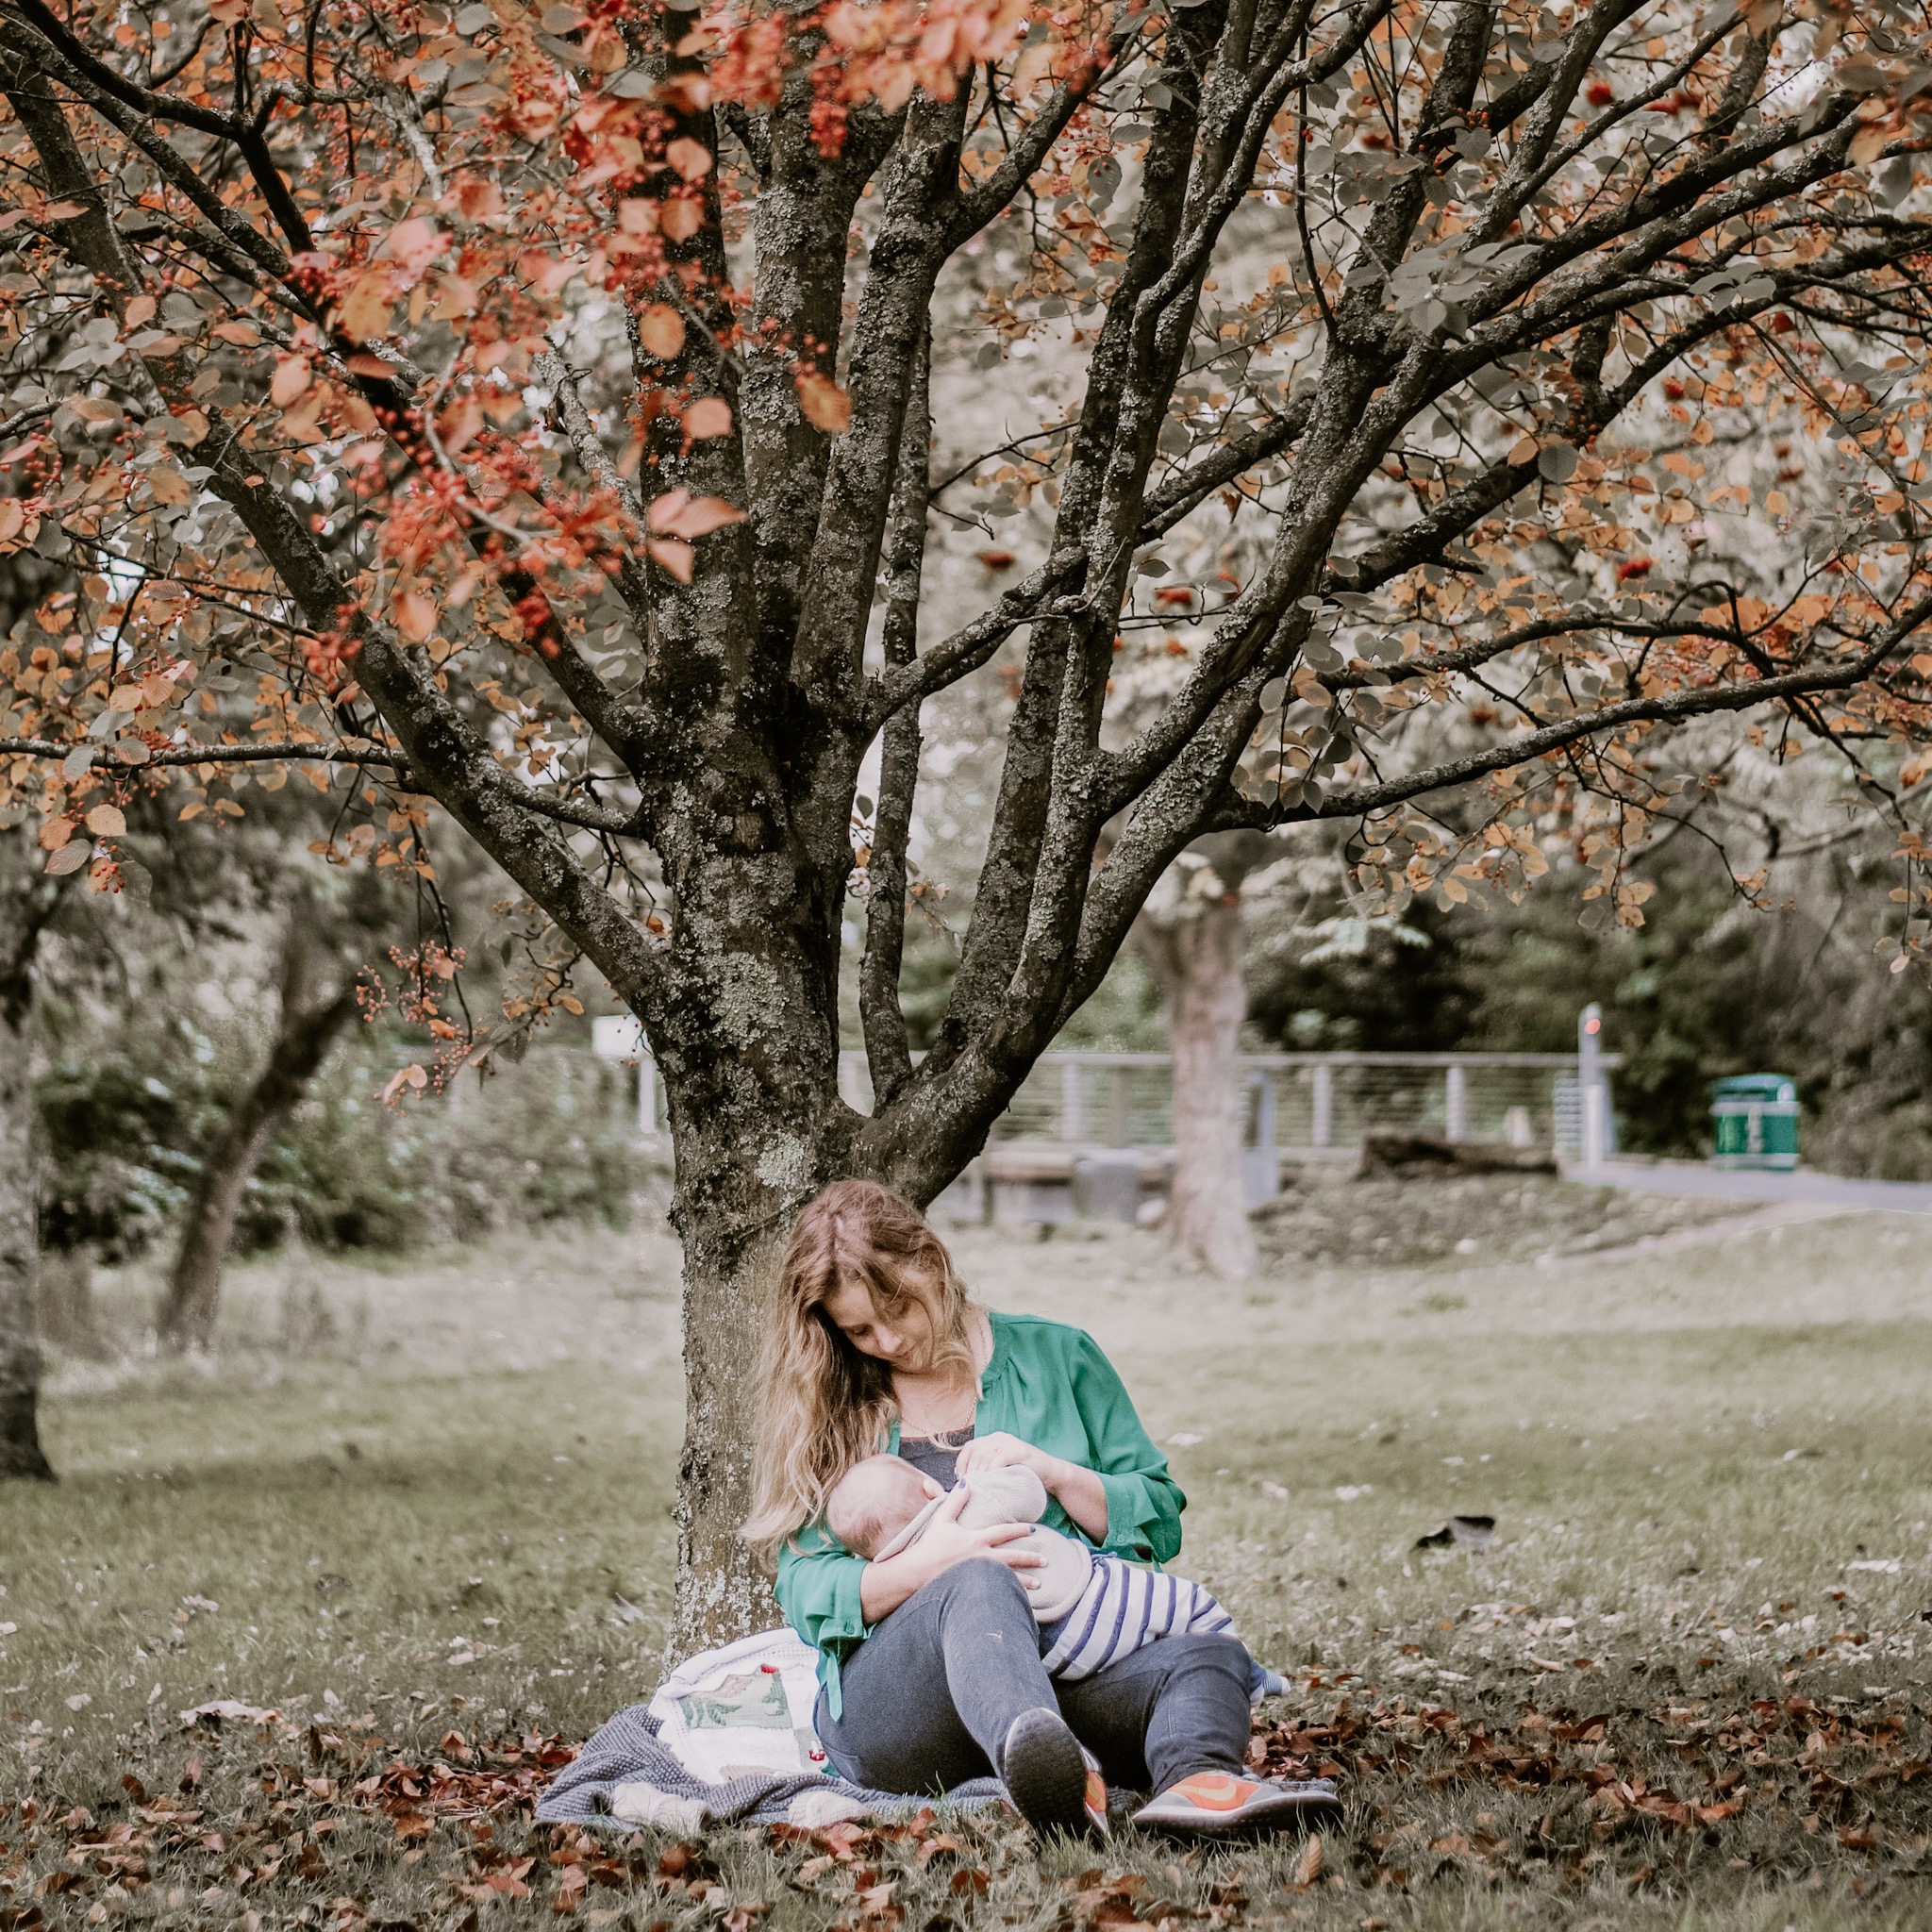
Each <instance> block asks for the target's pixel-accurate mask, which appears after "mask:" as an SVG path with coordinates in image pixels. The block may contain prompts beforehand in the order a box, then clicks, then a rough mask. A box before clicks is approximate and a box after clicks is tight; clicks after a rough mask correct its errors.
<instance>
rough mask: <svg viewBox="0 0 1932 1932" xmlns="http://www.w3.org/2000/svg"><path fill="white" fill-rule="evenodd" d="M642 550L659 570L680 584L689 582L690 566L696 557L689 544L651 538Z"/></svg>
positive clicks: (668, 538) (674, 540)
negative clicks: (673, 577) (665, 572)
mask: <svg viewBox="0 0 1932 1932" xmlns="http://www.w3.org/2000/svg"><path fill="white" fill-rule="evenodd" d="M644 549H645V550H646V552H648V553H649V556H650V558H651V561H652V562H653V563H655V564H656V565H657V566H658V569H659V570H662V571H668V572H669V573H670V574H671V575H673V576H675V578H676V579H677V581H678V582H679V583H680V584H688V583H690V582H691V565H692V564H693V563H695V562H696V561H697V555H696V553H695V552H694V551H693V550H692V549H691V545H690V544H689V543H684V542H680V541H678V539H676V538H675V537H653V538H651V539H650V541H648V542H646V543H645V545H644Z"/></svg>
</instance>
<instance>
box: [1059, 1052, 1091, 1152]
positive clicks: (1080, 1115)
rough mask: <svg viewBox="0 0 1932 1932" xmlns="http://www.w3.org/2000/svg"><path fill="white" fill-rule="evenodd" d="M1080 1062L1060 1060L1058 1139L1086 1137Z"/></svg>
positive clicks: (1085, 1114) (1085, 1100) (1085, 1102)
mask: <svg viewBox="0 0 1932 1932" xmlns="http://www.w3.org/2000/svg"><path fill="white" fill-rule="evenodd" d="M1080 1071H1081V1069H1080V1062H1079V1061H1078V1060H1077V1059H1072V1058H1069V1059H1065V1060H1062V1061H1061V1062H1060V1139H1061V1140H1062V1141H1084V1140H1085V1139H1086V1138H1087V1093H1086V1089H1085V1088H1084V1087H1083V1086H1082V1085H1081V1081H1080Z"/></svg>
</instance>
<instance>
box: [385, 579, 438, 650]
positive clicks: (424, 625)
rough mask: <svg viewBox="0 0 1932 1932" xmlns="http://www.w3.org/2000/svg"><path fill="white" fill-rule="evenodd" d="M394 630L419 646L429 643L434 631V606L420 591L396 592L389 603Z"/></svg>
mask: <svg viewBox="0 0 1932 1932" xmlns="http://www.w3.org/2000/svg"><path fill="white" fill-rule="evenodd" d="M390 608H391V609H392V610H393V611H394V612H395V620H396V628H397V629H398V630H400V631H401V632H402V634H403V635H404V636H405V637H406V638H413V639H414V640H415V641H416V642H417V643H419V644H425V643H427V642H428V641H429V639H430V636H431V634H432V633H433V632H434V631H435V629H436V606H435V605H434V604H433V603H432V602H431V601H430V600H429V599H428V598H427V597H425V595H424V594H423V592H422V591H397V592H396V594H395V597H394V599H393V600H392V601H391V606H390Z"/></svg>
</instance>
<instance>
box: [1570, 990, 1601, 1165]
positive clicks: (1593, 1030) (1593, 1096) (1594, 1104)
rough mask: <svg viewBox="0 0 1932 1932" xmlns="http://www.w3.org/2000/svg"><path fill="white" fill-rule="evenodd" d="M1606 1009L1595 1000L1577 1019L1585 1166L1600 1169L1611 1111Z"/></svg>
mask: <svg viewBox="0 0 1932 1932" xmlns="http://www.w3.org/2000/svg"><path fill="white" fill-rule="evenodd" d="M1603 1030H1604V1012H1603V1008H1601V1007H1600V1006H1598V1005H1597V1003H1596V1002H1595V1001H1594V1000H1592V1001H1591V1003H1590V1005H1589V1006H1587V1007H1585V1008H1584V1009H1583V1011H1582V1012H1581V1013H1579V1014H1578V1015H1577V1018H1576V1101H1577V1111H1578V1113H1579V1114H1580V1115H1581V1116H1582V1119H1581V1121H1580V1122H1579V1125H1580V1127H1581V1129H1582V1136H1583V1164H1584V1166H1585V1167H1601V1166H1602V1165H1603V1161H1604V1156H1605V1154H1606V1153H1607V1143H1608V1138H1609V1137H1608V1135H1607V1132H1606V1129H1607V1126H1608V1124H1609V1108H1607V1106H1606V1105H1605V1103H1606V1101H1607V1099H1608V1095H1607V1093H1606V1092H1605V1091H1604V1070H1603V1059H1602V1048H1603Z"/></svg>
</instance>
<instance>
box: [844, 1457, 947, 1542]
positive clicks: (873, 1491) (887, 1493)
mask: <svg viewBox="0 0 1932 1932" xmlns="http://www.w3.org/2000/svg"><path fill="white" fill-rule="evenodd" d="M929 1500H930V1499H929V1498H928V1497H927V1495H926V1493H925V1478H924V1476H923V1475H921V1474H920V1473H919V1472H918V1471H917V1470H916V1469H914V1468H913V1466H912V1465H911V1464H910V1463H909V1462H908V1461H907V1460H906V1459H905V1458H904V1457H899V1456H868V1457H866V1458H865V1460H864V1461H863V1462H855V1463H854V1464H853V1465H852V1467H851V1468H850V1469H848V1470H847V1471H846V1472H845V1474H843V1475H842V1476H841V1478H840V1479H839V1482H838V1484H837V1485H836V1487H835V1488H834V1489H833V1491H832V1493H831V1494H830V1496H828V1497H827V1498H826V1499H825V1527H826V1528H827V1529H829V1530H830V1531H831V1532H832V1534H833V1535H834V1536H835V1537H837V1538H838V1539H839V1541H841V1543H843V1544H844V1545H845V1547H846V1548H847V1549H848V1550H850V1551H851V1552H852V1554H853V1555H854V1556H855V1557H873V1556H874V1555H876V1554H877V1552H878V1551H879V1550H881V1549H883V1548H884V1547H885V1545H886V1544H887V1543H889V1542H891V1540H892V1539H893V1538H894V1537H895V1536H897V1535H898V1534H899V1532H900V1531H901V1530H902V1529H904V1528H905V1527H906V1525H907V1524H908V1523H910V1522H911V1521H912V1519H913V1518H914V1517H915V1516H917V1515H918V1514H919V1512H920V1511H921V1510H922V1509H924V1507H925V1506H926V1503H927V1502H928V1501H929Z"/></svg>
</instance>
